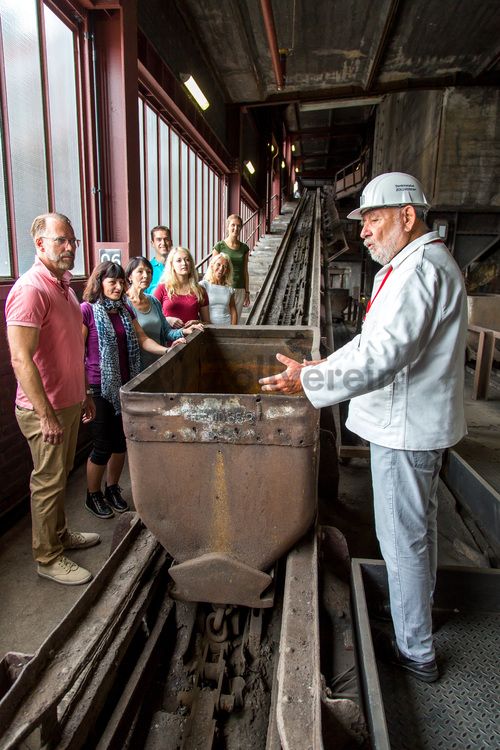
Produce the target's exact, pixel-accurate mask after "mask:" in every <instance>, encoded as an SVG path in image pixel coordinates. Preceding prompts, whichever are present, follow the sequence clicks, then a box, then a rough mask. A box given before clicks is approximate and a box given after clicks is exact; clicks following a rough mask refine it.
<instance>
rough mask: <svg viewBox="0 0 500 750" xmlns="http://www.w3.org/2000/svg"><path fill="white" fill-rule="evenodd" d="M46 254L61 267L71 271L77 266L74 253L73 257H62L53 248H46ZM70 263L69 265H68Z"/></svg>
mask: <svg viewBox="0 0 500 750" xmlns="http://www.w3.org/2000/svg"><path fill="white" fill-rule="evenodd" d="M45 255H46V256H47V258H48V259H49V260H51V261H52V263H55V264H56V265H57V266H58V267H59V268H64V270H66V271H71V270H72V269H73V268H74V267H75V256H74V255H73V257H72V258H61V257H60V256H59V255H56V253H53V252H52V250H45ZM68 263H69V265H67V264H68Z"/></svg>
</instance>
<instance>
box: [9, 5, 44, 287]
mask: <svg viewBox="0 0 500 750" xmlns="http://www.w3.org/2000/svg"><path fill="white" fill-rule="evenodd" d="M0 12H1V15H2V35H3V45H4V61H5V80H6V89H7V91H6V93H7V100H8V102H9V131H10V152H11V159H12V183H13V193H14V209H15V217H16V225H15V228H14V230H15V233H16V236H17V244H18V248H19V270H20V273H24V271H26V270H27V269H28V268H29V267H30V266H31V265H32V263H33V258H34V248H33V243H32V240H31V237H30V234H29V231H30V227H31V223H32V221H33V219H34V217H35V216H37V215H38V214H41V213H44V212H45V211H47V208H48V195H47V176H46V165H45V151H44V149H43V148H42V147H41V144H43V143H44V129H43V114H42V112H43V110H42V93H41V92H42V87H41V78H40V52H39V45H38V29H37V18H36V7H35V0H23V2H22V3H20V2H19V0H0ZM27 113H29V116H27Z"/></svg>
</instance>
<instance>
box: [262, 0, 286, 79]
mask: <svg viewBox="0 0 500 750" xmlns="http://www.w3.org/2000/svg"><path fill="white" fill-rule="evenodd" d="M260 7H261V9H262V15H263V17H264V27H265V29H266V36H267V43H268V45H269V52H270V53H271V61H272V63H273V70H274V78H275V80H276V85H277V87H278V91H282V89H283V87H284V85H285V79H284V77H283V71H282V68H281V60H280V52H279V48H278V38H277V36H276V27H275V25H274V16H273V6H272V3H271V0H260Z"/></svg>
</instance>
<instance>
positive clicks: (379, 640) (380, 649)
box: [373, 633, 439, 682]
mask: <svg viewBox="0 0 500 750" xmlns="http://www.w3.org/2000/svg"><path fill="white" fill-rule="evenodd" d="M373 647H374V649H375V653H376V655H377V656H378V657H379V658H380V659H382V661H386V662H389V663H390V664H395V665H396V666H397V667H400V668H401V669H404V670H405V671H406V672H408V673H409V674H411V675H412V677H416V678H417V680H421V681H422V682H435V681H436V680H437V679H438V677H439V671H438V668H437V664H436V660H435V659H432V661H426V662H420V661H415V659H410V657H409V656H404V654H402V653H401V651H400V650H399V648H398V647H397V644H396V639H395V638H394V637H391V636H389V635H387V634H385V633H384V634H382V633H380V634H378V635H377V637H375V638H374V640H373Z"/></svg>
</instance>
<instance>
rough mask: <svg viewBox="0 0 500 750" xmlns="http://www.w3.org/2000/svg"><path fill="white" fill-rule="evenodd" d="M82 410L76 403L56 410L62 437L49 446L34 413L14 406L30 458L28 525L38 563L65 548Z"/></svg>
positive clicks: (45, 560) (49, 558) (48, 561)
mask: <svg viewBox="0 0 500 750" xmlns="http://www.w3.org/2000/svg"><path fill="white" fill-rule="evenodd" d="M81 413H82V407H81V404H79V403H78V404H75V405H74V406H68V407H67V408H66V409H59V410H58V411H56V414H57V418H58V419H59V421H60V423H61V425H62V426H63V427H64V439H63V442H62V443H60V444H59V445H50V444H49V443H44V441H43V438H42V432H41V429H40V419H39V418H38V417H37V415H36V414H35V412H34V411H31V410H30V409H21V408H20V407H19V406H16V419H17V422H18V424H19V427H20V429H21V432H22V433H23V435H24V437H25V438H26V440H27V441H28V445H29V447H30V451H31V455H32V458H33V471H32V473H31V478H30V490H31V524H32V539H33V557H34V558H35V560H36V561H37V562H39V563H44V564H46V563H50V562H53V561H54V560H55V559H56V558H57V557H59V555H61V554H62V553H63V551H64V547H63V539H64V537H65V535H66V534H67V527H66V514H65V511H64V498H65V491H66V480H67V478H68V474H69V472H70V471H71V469H72V468H73V461H74V459H75V451H76V442H77V438H78V428H79V425H80V417H81Z"/></svg>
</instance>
